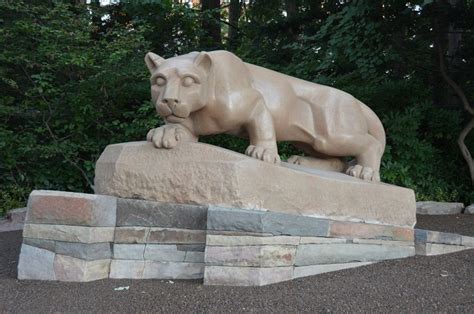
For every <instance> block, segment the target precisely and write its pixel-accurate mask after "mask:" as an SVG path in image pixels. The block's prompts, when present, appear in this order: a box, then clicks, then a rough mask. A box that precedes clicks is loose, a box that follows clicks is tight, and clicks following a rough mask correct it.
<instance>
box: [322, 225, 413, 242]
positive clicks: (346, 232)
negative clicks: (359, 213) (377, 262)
mask: <svg viewBox="0 0 474 314" xmlns="http://www.w3.org/2000/svg"><path fill="white" fill-rule="evenodd" d="M329 236H330V237H341V238H350V239H352V238H360V239H387V240H395V241H414V231H413V229H412V228H402V227H394V226H386V225H375V224H365V223H355V222H342V221H334V222H332V223H331V226H330V229H329Z"/></svg>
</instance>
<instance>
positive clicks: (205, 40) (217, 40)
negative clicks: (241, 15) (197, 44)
mask: <svg viewBox="0 0 474 314" xmlns="http://www.w3.org/2000/svg"><path fill="white" fill-rule="evenodd" d="M220 7H221V3H220V0H202V1H201V11H202V19H203V20H202V28H203V30H204V32H205V33H204V36H203V37H202V39H201V45H202V46H203V47H204V48H207V49H215V48H218V47H220V46H221V24H220Z"/></svg>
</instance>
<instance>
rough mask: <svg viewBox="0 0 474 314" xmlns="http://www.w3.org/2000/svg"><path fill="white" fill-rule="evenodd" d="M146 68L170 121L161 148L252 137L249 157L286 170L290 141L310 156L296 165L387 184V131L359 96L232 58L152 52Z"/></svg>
mask: <svg viewBox="0 0 474 314" xmlns="http://www.w3.org/2000/svg"><path fill="white" fill-rule="evenodd" d="M145 62H146V65H147V67H148V69H149V70H150V73H151V78H150V82H151V95H152V101H153V104H154V105H155V107H156V110H157V112H158V114H159V115H160V116H161V117H163V119H164V120H165V121H166V124H165V125H163V126H161V127H159V128H155V129H152V130H150V131H149V132H148V135H147V140H148V141H150V142H152V143H153V144H154V146H155V147H157V148H162V147H163V148H173V147H175V146H176V145H178V144H179V143H181V142H190V141H191V142H196V141H198V137H199V136H200V135H210V134H219V133H227V134H234V135H237V136H242V137H246V138H249V140H250V145H249V146H248V148H247V150H246V152H245V153H246V154H247V155H248V156H251V157H254V158H257V159H260V160H263V161H266V162H270V163H279V162H280V157H279V155H278V149H277V141H289V142H291V143H293V144H294V145H295V146H296V147H298V148H300V149H301V150H303V151H304V152H305V154H306V155H308V156H304V157H303V156H292V157H291V158H289V159H288V162H290V163H294V164H299V165H304V166H308V167H315V168H320V169H326V170H334V171H341V172H346V173H347V174H348V175H351V176H354V177H357V178H361V179H364V180H370V181H380V174H379V170H380V161H381V158H382V154H383V152H384V149H385V131H384V128H383V126H382V123H381V122H380V120H379V118H378V117H377V116H376V114H375V113H374V112H373V111H372V110H371V109H370V108H369V107H367V106H366V105H365V104H363V103H362V102H360V101H358V100H357V99H355V98H354V97H353V96H351V95H349V94H347V93H345V92H343V91H340V90H338V89H335V88H331V87H328V86H323V85H319V84H315V83H311V82H307V81H304V80H301V79H297V78H294V77H291V76H288V75H285V74H281V73H278V72H275V71H272V70H269V69H266V68H262V67H259V66H256V65H253V64H249V63H245V62H243V61H242V60H241V59H240V58H238V57H237V56H236V55H234V54H232V53H230V52H228V51H212V52H191V53H189V54H185V55H181V56H176V57H173V58H169V59H166V60H165V59H164V58H162V57H160V56H158V55H156V54H154V53H152V52H149V53H148V54H147V55H146V56H145ZM345 157H354V160H352V161H351V162H349V163H346V162H344V160H345Z"/></svg>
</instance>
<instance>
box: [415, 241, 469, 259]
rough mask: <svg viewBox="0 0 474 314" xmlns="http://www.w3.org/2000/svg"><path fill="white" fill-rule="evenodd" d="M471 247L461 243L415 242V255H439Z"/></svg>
mask: <svg viewBox="0 0 474 314" xmlns="http://www.w3.org/2000/svg"><path fill="white" fill-rule="evenodd" d="M468 249H472V248H469V247H465V246H461V245H447V244H436V243H418V244H416V255H426V256H430V255H441V254H448V253H454V252H459V251H464V250H468Z"/></svg>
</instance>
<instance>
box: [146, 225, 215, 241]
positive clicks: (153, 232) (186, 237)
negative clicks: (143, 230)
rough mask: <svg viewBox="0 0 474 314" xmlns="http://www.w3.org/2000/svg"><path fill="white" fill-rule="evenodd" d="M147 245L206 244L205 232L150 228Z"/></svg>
mask: <svg viewBox="0 0 474 314" xmlns="http://www.w3.org/2000/svg"><path fill="white" fill-rule="evenodd" d="M147 243H197V244H198V243H206V231H204V230H187V229H171V228H151V229H150V234H149V236H148V239H147Z"/></svg>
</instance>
